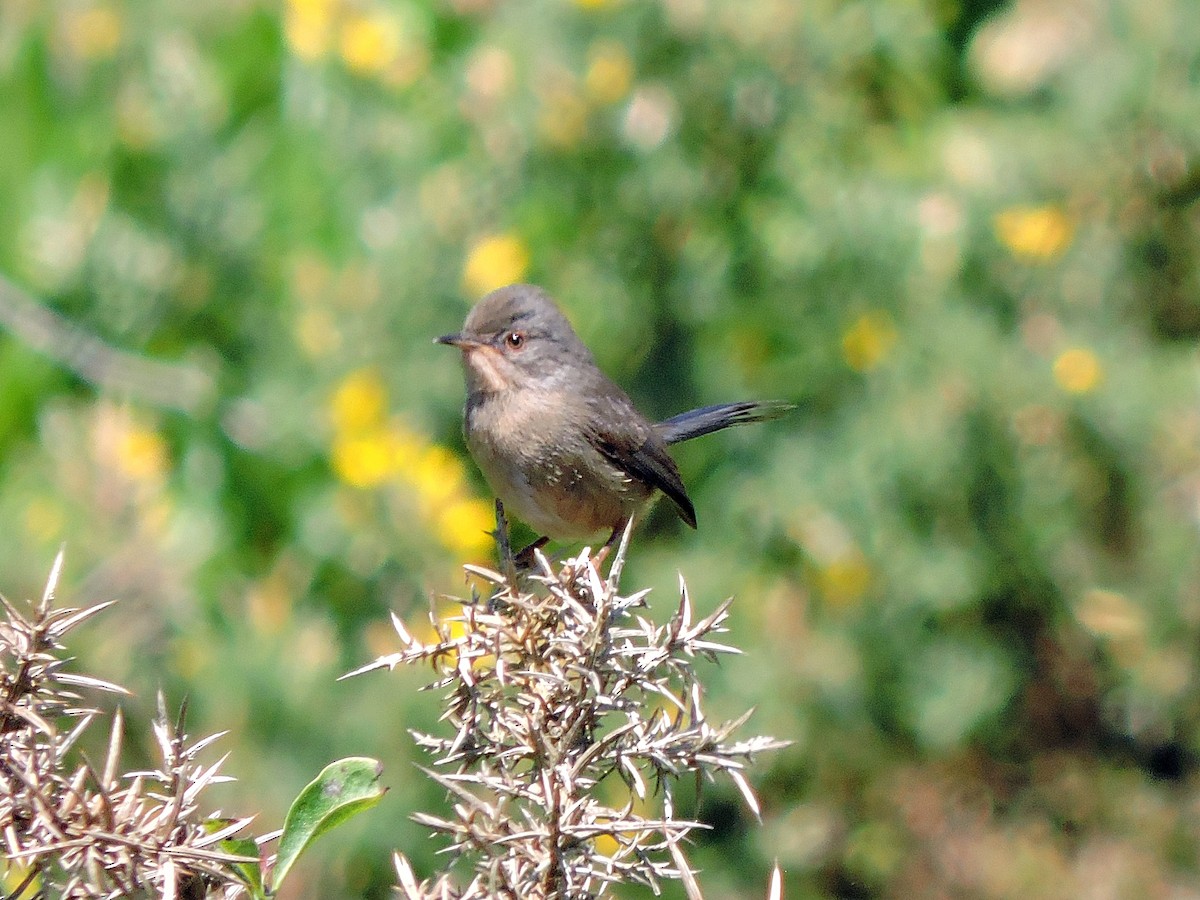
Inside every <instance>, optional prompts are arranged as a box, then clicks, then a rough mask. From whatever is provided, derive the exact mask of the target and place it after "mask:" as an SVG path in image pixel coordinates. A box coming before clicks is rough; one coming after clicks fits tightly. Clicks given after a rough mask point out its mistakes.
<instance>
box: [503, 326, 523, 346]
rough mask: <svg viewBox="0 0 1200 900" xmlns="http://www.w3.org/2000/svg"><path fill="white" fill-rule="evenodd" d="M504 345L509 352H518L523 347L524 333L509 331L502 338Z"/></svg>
mask: <svg viewBox="0 0 1200 900" xmlns="http://www.w3.org/2000/svg"><path fill="white" fill-rule="evenodd" d="M504 343H505V344H506V345H507V346H508V348H509V349H510V350H520V349H521V348H522V347H524V346H525V332H523V331H510V332H509V333H508V334H506V335H505V336H504Z"/></svg>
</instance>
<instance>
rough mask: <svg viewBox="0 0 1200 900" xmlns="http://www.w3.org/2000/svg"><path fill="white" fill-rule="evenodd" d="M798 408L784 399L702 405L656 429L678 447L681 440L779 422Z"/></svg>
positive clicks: (666, 421)
mask: <svg viewBox="0 0 1200 900" xmlns="http://www.w3.org/2000/svg"><path fill="white" fill-rule="evenodd" d="M795 408H796V406H795V404H793V403H784V402H783V401H780V400H764V401H754V400H747V401H744V402H742V403H719V404H717V405H716V406H702V407H701V408H700V409H693V410H689V411H688V412H685V413H680V414H679V415H677V416H672V417H671V418H669V419H666V420H664V421H662V422H659V423H658V424H657V425H655V426H654V430H655V431H657V432H658V436H659V437H661V438H662V439H663V440H664V441H666V442H667V443H668V444H678V443H679V442H680V441H690V440H691V439H692V438H696V437H700V436H701V435H704V434H711V433H712V432H714V431H720V430H721V429H722V428H729V427H730V426H732V425H749V424H750V423H751V422H763V421H766V420H767V419H777V418H779V417H780V416H782V415H784V414H785V413H787V412H789V411H791V410H793V409H795Z"/></svg>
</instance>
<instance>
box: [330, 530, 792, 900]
mask: <svg viewBox="0 0 1200 900" xmlns="http://www.w3.org/2000/svg"><path fill="white" fill-rule="evenodd" d="M500 526H501V530H500V532H499V533H501V534H502V533H503V520H502V518H501V521H500ZM628 540H629V531H628V530H627V531H626V533H625V536H624V540H623V541H622V543H621V545H620V548H619V550H618V551H617V553H616V555H615V558H614V561H613V565H612V568H611V569H610V574H609V576H608V578H607V579H606V580H602V579H601V578H600V576H599V574H598V573H597V569H596V566H595V564H594V563H593V562H592V560H591V559H590V557H589V554H588V552H587V551H585V552H584V553H583V554H581V555H580V556H579V557H578V558H576V559H571V560H568V561H566V562H565V563H563V564H562V565H561V566H560V567H559V568H558V569H557V571H556V570H555V569H553V568H552V567H551V566H550V564H549V563H548V562H547V561H546V558H545V557H544V556H542V555H541V554H540V553H538V554H537V555H536V559H537V570H536V571H535V572H534V573H532V574H530V575H528V576H525V577H522V578H519V579H518V578H517V577H516V576H515V573H514V572H513V569H512V566H511V564H510V565H508V566H506V568H508V570H509V572H508V575H507V576H505V575H502V574H500V573H498V572H494V571H491V570H488V569H485V568H480V567H477V566H467V567H466V569H467V571H468V573H470V574H471V575H474V576H477V577H478V578H480V579H482V580H483V581H484V582H486V583H487V584H488V585H489V589H488V590H489V595H488V596H486V597H483V596H481V595H479V594H478V593H476V592H474V591H473V592H472V597H471V598H470V599H469V600H462V601H459V602H460V603H461V605H462V608H461V612H459V613H458V614H456V615H454V616H452V617H449V618H444V619H440V620H439V619H437V618H436V617H432V616H431V618H432V621H433V626H434V629H435V631H436V637H435V639H434V640H432V641H430V642H424V641H421V640H419V639H418V638H416V637H414V636H413V635H412V633H411V632H409V630H408V629H407V628H406V627H405V626H404V624H403V623H402V622H401V621H400V619H399V618H397V617H396V616H394V615H393V617H392V621H393V623H394V626H395V629H396V632H397V633H398V634H399V637H400V641H401V643H402V645H403V649H401V650H400V651H399V652H397V653H394V654H391V655H388V656H384V657H380V658H379V659H377V660H376V661H375V662H373V663H371V664H369V665H367V666H365V667H363V668H362V669H359V670H357V671H356V672H353V673H351V675H358V674H361V673H363V672H367V671H372V670H375V669H380V668H387V669H393V668H395V667H396V666H398V665H401V664H405V663H418V662H423V661H428V662H430V663H432V665H433V667H434V670H435V672H436V673H437V678H436V680H435V681H433V683H432V684H430V685H429V688H430V689H435V690H445V691H447V693H446V706H445V713H444V715H443V720H444V721H446V722H448V723H449V724H450V726H451V727H452V729H453V734H452V735H450V736H446V737H442V736H435V735H431V734H423V733H418V732H413V735H414V737H415V739H416V740H417V742H418V743H419V744H420V746H422V747H423V748H424V749H425V750H427V751H428V752H429V753H430V754H431V755H432V756H433V757H434V765H435V766H436V769H437V770H436V771H433V770H427V774H428V775H429V777H430V778H432V779H434V780H435V781H436V782H437V783H438V784H440V785H441V786H443V787H444V788H445V789H446V790H447V792H448V793H449V794H450V796H451V798H452V800H453V809H454V817H453V818H449V819H443V818H439V817H436V816H432V815H427V814H418V815H417V816H415V819H416V821H418V822H419V823H421V824H423V825H425V826H427V827H429V828H430V829H432V830H433V831H435V832H440V833H442V834H444V835H447V836H448V837H449V839H450V843H449V847H448V848H447V850H448V852H450V853H451V854H452V855H453V856H454V858H455V859H456V860H464V861H465V864H467V865H469V866H470V867H471V870H470V873H469V875H467V876H465V877H469V879H470V881H469V883H468V884H467V885H466V886H465V887H462V888H459V887H456V886H455V881H454V878H453V876H452V874H451V873H450V872H449V871H447V872H446V873H443V874H441V875H440V876H438V877H436V878H433V879H429V880H426V881H418V879H417V877H416V875H415V874H414V872H413V869H412V867H411V865H410V864H409V862H408V861H407V859H405V858H404V857H403V856H402V855H397V857H396V866H397V872H398V875H399V881H400V894H401V895H402V896H404V897H407V898H409V900H420V898H463V900H466V898H472V900H475V898H485V897H498V898H513V900H517V898H519V900H543V898H544V900H549V898H569V900H579V898H591V897H601V896H606V895H607V894H608V893H609V890H610V888H611V887H612V885H614V884H620V883H622V882H640V883H643V884H647V885H649V886H650V887H651V888H653V889H654V891H655V893H658V891H659V888H660V884H661V882H663V881H667V880H679V881H682V883H683V885H684V887H685V889H686V891H687V894H688V896H689V897H692V898H697V897H699V896H700V889H699V886H698V883H697V880H696V877H695V872H694V871H693V870H692V868H691V867H690V866H689V864H688V862H687V860H686V858H685V856H684V853H683V849H682V844H683V843H684V840H685V838H687V836H688V834H689V832H691V831H692V830H693V829H697V828H702V827H704V826H703V825H702V824H701V823H698V822H695V821H689V820H687V819H683V818H679V817H678V816H677V815H676V808H675V794H674V789H675V782H676V780H677V779H678V778H679V776H682V775H685V774H691V775H694V776H695V777H696V778H697V780H698V781H700V780H702V779H704V778H707V779H712V778H713V777H714V776H715V775H717V774H720V773H723V774H725V775H727V776H728V777H729V778H730V779H732V781H733V783H734V784H735V785H736V786H737V788H738V789H739V791H740V792H741V794H742V796H743V797H744V798H745V802H746V804H747V805H748V806H749V808H750V809H751V811H752V812H754V814H755V815H756V816H757V815H758V811H759V810H758V803H757V801H756V799H755V796H754V793H753V791H752V790H751V787H750V784H749V782H748V781H747V778H746V775H745V765H746V763H747V762H748V761H749V760H750V759H751V757H753V756H754V755H755V754H757V753H760V752H762V751H765V750H772V749H776V748H779V747H782V746H784V745H785V744H786V743H787V742H785V741H777V740H774V739H772V738H769V737H751V738H747V739H743V740H736V741H735V740H731V735H732V733H733V732H734V731H735V730H736V729H737V728H738V727H739V726H741V725H742V723H743V722H744V721H745V720H746V718H748V716H749V713H747V714H746V715H745V716H742V717H741V718H739V719H738V720H736V721H734V722H729V723H726V724H722V725H719V726H714V725H712V724H710V723H709V721H708V720H707V718H706V717H705V715H704V712H703V710H702V708H701V693H702V692H701V685H700V682H699V681H698V679H697V675H696V672H695V669H694V666H693V662H694V661H695V660H696V659H697V658H705V659H710V660H713V659H716V658H717V657H718V656H719V655H720V654H725V653H737V652H739V651H738V650H736V649H735V648H733V647H730V646H728V645H726V644H722V643H720V642H718V641H716V640H714V639H713V638H714V636H715V635H719V634H720V633H722V632H724V631H725V630H726V629H725V628H724V623H725V621H726V619H727V617H728V615H729V606H730V602H731V601H728V600H727V601H726V602H724V603H722V604H721V605H720V606H718V607H717V608H716V609H715V610H714V611H713V612H712V613H710V614H709V615H707V616H704V617H703V618H700V619H697V618H696V616H695V612H694V610H693V606H692V601H691V598H690V596H689V595H688V591H687V587H686V586H685V585H684V584H683V583H682V580H681V582H680V597H679V604H678V606H677V608H676V609H675V612H674V615H672V616H671V618H670V620H669V621H668V622H666V623H665V624H655V623H654V622H653V621H651V620H650V619H649V618H647V614H646V602H645V598H646V594H647V592H646V591H640V592H637V593H635V594H632V595H631V596H628V597H623V596H621V595H620V594H619V593H618V585H617V582H618V579H619V577H620V571H621V567H622V565H623V561H624V559H625V554H626V550H627V547H628ZM506 551H507V548H506V547H505V546H504V545H503V542H502V546H501V556H502V558H507V559H509V560H511V557H508V556H507V553H506ZM347 677H349V676H347ZM616 779H620V780H621V781H623V782H624V789H623V790H620V791H616V790H614V787H618V786H619V785H614V784H613V782H614V781H615V780H616ZM617 793H620V794H622V795H623V800H618V801H617V803H618V805H616V806H613V805H609V802H605V800H604V799H602V798H605V797H608V798H611V797H612V796H613V795H614V794H617ZM654 794H657V796H658V798H659V802H658V807H659V808H660V809H661V812H660V813H659V814H657V815H644V814H643V812H642V811H643V810H644V809H646V808H647V807H648V806H649V805H650V804H651V803H652V802H653V801H652V800H651V797H652V795H654ZM778 884H779V878H778V872H776V874H775V876H774V878H773V884H772V888H771V891H770V894H771V896H778V891H779V888H778Z"/></svg>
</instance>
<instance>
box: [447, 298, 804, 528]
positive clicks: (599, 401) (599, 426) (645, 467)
mask: <svg viewBox="0 0 1200 900" xmlns="http://www.w3.org/2000/svg"><path fill="white" fill-rule="evenodd" d="M435 343H439V344H450V345H452V346H454V347H458V348H459V349H460V350H461V351H462V356H463V368H464V370H465V372H466V382H467V404H466V410H465V412H464V416H463V433H464V434H465V435H466V440H467V447H468V449H469V450H470V451H471V455H472V456H473V457H474V458H475V462H476V463H477V464H478V465H479V468H480V469H481V470H482V471H483V474H484V477H485V478H487V481H488V484H489V485H491V488H492V490H493V491H495V493H496V495H497V496H498V497H499V498H500V500H501V501H502V502H503V503H504V505H505V506H506V507H508V508H510V509H512V510H515V511H516V513H517V515H518V516H520V517H521V518H522V519H523V520H524V521H525V522H526V523H528V524H529V525H530V526H531V527H533V528H534V529H536V530H537V531H539V532H540V533H542V534H543V535H547V536H549V537H553V538H565V539H573V538H584V537H588V536H590V535H593V534H596V533H597V532H600V531H602V530H609V531H610V536H609V539H608V543H609V544H611V543H612V542H613V541H614V540H615V539H616V538H617V537H618V536H619V535H620V533H621V532H622V531H623V530H624V528H625V525H626V523H627V522H628V521H629V519H630V517H631V516H633V515H634V514H635V513H637V512H638V511H639V510H641V509H642V507H643V506H645V505H646V502H647V501H648V500H649V499H650V497H651V495H652V494H653V493H654V492H655V491H656V490H659V491H662V492H663V493H664V494H666V495H667V496H668V497H669V498H670V499H671V502H673V503H674V504H675V508H676V510H677V511H678V512H679V516H680V518H681V519H683V521H685V522H687V524H688V525H690V526H692V527H693V528H695V527H696V510H695V508H694V507H693V506H692V501H691V499H689V497H688V495H687V490H686V489H685V488H684V486H683V481H682V479H681V478H680V477H679V469H678V467H676V465H675V461H674V460H673V459H672V458H671V455H670V454H669V453H668V452H667V445H668V444H675V443H679V442H680V441H686V440H690V439H692V438H694V437H699V436H700V435H704V434H709V433H710V432H713V431H720V430H721V429H722V428H728V427H730V426H731V425H742V424H745V423H749V422H759V421H762V420H764V419H771V418H775V417H776V416H779V415H780V414H782V413H783V412H786V411H787V410H789V409H792V408H793V407H792V406H791V405H790V404H787V403H779V402H774V401H770V402H765V403H759V402H744V403H729V404H722V405H719V406H706V407H703V408H702V409H694V410H691V411H690V412H685V413H681V414H680V415H677V416H675V417H673V418H670V419H667V420H666V421H663V422H659V423H658V424H651V422H650V421H649V420H648V419H646V417H645V416H643V415H642V414H641V413H639V412H638V411H637V409H636V408H635V407H634V405H633V402H632V401H631V400H630V399H629V397H628V395H627V394H626V393H625V392H624V391H623V390H621V388H619V387H618V386H617V385H616V384H615V383H613V381H612V380H611V379H609V378H608V376H606V375H605V374H604V373H603V372H601V371H600V369H599V368H598V367H597V365H596V361H595V360H594V359H593V358H592V354H591V353H590V352H589V351H588V348H587V347H585V346H584V344H583V342H582V341H581V340H580V339H579V337H578V335H576V334H575V330H574V329H573V328H572V327H571V324H570V322H568V321H567V319H566V317H565V316H564V315H563V314H562V312H561V311H560V310H559V308H558V307H557V306H556V305H555V303H554V301H553V300H551V299H550V296H549V295H548V294H547V293H546V292H545V291H543V290H542V289H541V288H539V287H535V286H534V285H529V284H513V285H509V286H508V287H502V288H499V289H498V290H495V291H492V292H491V293H490V294H488V295H487V296H486V297H484V298H483V299H482V300H480V301H479V302H478V303H477V304H476V305H475V307H474V308H473V309H472V310H471V312H470V313H469V314H468V315H467V320H466V322H464V323H463V329H462V331H460V332H459V333H458V334H447V335H443V336H442V337H439V338H436V339H435ZM544 542H545V539H544V538H543V539H542V540H541V541H539V542H538V544H537V546H540V545H541V544H542V543H544ZM606 546H607V545H606Z"/></svg>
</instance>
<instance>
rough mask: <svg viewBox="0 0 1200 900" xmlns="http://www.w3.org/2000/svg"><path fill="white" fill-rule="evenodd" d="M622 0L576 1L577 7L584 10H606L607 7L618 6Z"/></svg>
mask: <svg viewBox="0 0 1200 900" xmlns="http://www.w3.org/2000/svg"><path fill="white" fill-rule="evenodd" d="M618 2H620V0H575V5H576V6H578V7H581V8H583V9H604V7H606V6H616V5H617V3H618Z"/></svg>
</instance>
